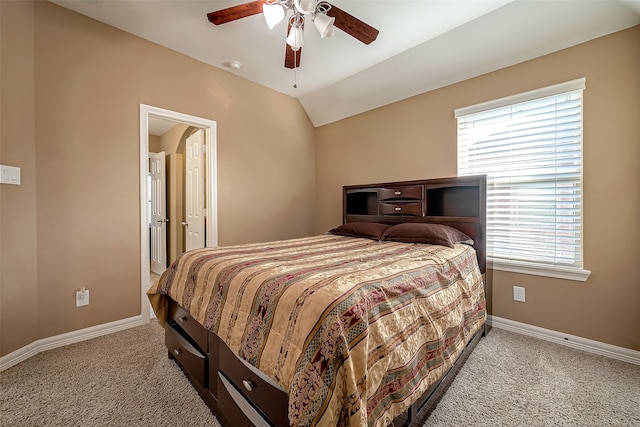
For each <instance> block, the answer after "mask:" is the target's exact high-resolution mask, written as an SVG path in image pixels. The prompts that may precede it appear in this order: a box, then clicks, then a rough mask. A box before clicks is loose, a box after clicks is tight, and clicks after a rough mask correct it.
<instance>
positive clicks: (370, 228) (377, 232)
mask: <svg viewBox="0 0 640 427" xmlns="http://www.w3.org/2000/svg"><path fill="white" fill-rule="evenodd" d="M387 228H389V225H387V224H380V223H378V222H348V223H346V224H342V225H341V226H340V227H336V228H334V229H333V230H329V233H331V234H336V235H338V236H348V237H363V238H366V239H375V240H380V239H381V238H382V233H384V231H385V230H386V229H387Z"/></svg>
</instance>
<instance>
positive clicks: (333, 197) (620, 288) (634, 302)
mask: <svg viewBox="0 0 640 427" xmlns="http://www.w3.org/2000/svg"><path fill="white" fill-rule="evenodd" d="M638 52H640V26H635V27H632V28H629V29H626V30H623V31H620V32H616V33H613V34H609V35H606V36H603V37H600V38H597V39H594V40H591V41H588V42H586V43H582V44H579V45H576V46H573V47H570V48H567V49H564V50H561V51H558V52H555V53H552V54H549V55H545V56H542V57H539V58H536V59H532V60H530V61H526V62H523V63H520V64H516V65H513V66H510V67H507V68H504V69H501V70H498V71H495V72H491V73H488V74H484V75H481V76H479V77H476V78H472V79H469V80H466V81H463V82H459V83H456V84H453V85H450V86H446V87H443V88H440V89H437V90H433V91H431V92H427V93H424V94H421V95H417V96H415V97H413V98H409V99H406V100H404V101H400V102H397V103H395V104H391V105H387V106H385V107H381V108H378V109H376V110H372V111H369V112H366V113H362V114H359V115H357V116H354V117H351V118H348V119H343V120H340V121H338V122H335V123H332V124H328V125H324V126H321V127H319V128H318V129H316V135H317V144H318V145H317V152H318V154H317V182H318V185H317V201H316V203H317V205H318V210H317V220H316V223H315V226H316V231H318V232H320V231H323V230H324V231H326V230H327V229H329V228H330V227H332V226H335V224H337V223H339V222H340V221H341V216H340V213H341V209H342V196H341V187H342V186H343V185H348V184H366V183H373V182H385V181H398V180H406V179H421V178H435V177H439V176H452V175H455V174H456V173H457V161H456V128H457V126H456V120H455V118H454V115H453V111H454V110H455V109H456V108H460V107H464V106H468V105H474V104H477V103H480V102H484V101H490V100H493V99H498V98H501V97H505V96H509V95H514V94H517V93H522V92H526V91H529V90H533V89H537V88H541V87H545V86H549V85H552V84H556V83H561V82H564V81H569V80H573V79H576V78H580V77H586V79H587V80H586V90H585V92H584V102H585V103H584V121H583V124H584V138H583V140H584V142H583V145H584V186H583V188H584V190H583V197H584V206H583V211H584V221H583V223H584V226H583V227H584V247H585V255H584V260H585V265H584V267H585V268H586V269H588V270H591V271H592V274H591V277H590V278H589V280H588V281H587V282H574V281H567V280H562V279H554V278H548V277H541V276H532V275H526V274H517V273H509V272H503V271H496V272H495V274H494V280H493V314H494V315H495V316H498V317H501V318H505V319H509V320H513V321H517V322H521V323H525V324H530V325H533V326H537V327H541V328H545V329H549V330H554V331H559V332H562V333H566V334H571V335H575V336H580V337H583V338H587V339H591V340H594V341H599V342H602V343H606V344H611V345H615V346H619V347H624V348H628V349H632V350H640V310H638V307H639V306H640V287H639V286H638V279H637V271H636V270H637V264H638V254H640V222H638V217H640V192H638V191H637V189H638V185H639V184H640V169H639V168H638V166H637V164H638V159H640V144H638V141H640V121H639V120H638V117H640V55H638ZM513 285H518V286H524V287H525V288H526V296H527V300H526V303H524V304H523V303H521V302H516V301H513V298H512V286H513Z"/></svg>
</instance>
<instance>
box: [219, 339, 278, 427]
mask: <svg viewBox="0 0 640 427" xmlns="http://www.w3.org/2000/svg"><path fill="white" fill-rule="evenodd" d="M219 355H220V359H219V367H218V369H219V371H220V373H221V374H222V375H224V378H225V379H226V380H228V381H229V382H230V383H231V384H233V386H234V387H235V389H236V390H238V391H239V393H240V394H241V395H242V396H243V397H244V398H245V399H246V400H248V401H250V402H251V403H252V404H253V406H255V407H256V408H258V409H259V410H260V411H261V412H262V413H263V414H264V415H265V417H266V418H267V419H268V420H269V422H270V424H271V425H274V426H278V427H280V426H289V419H288V417H287V412H288V404H289V398H288V396H287V393H286V392H285V391H284V390H283V389H282V388H281V387H280V386H278V384H276V383H275V382H274V381H273V380H271V379H270V378H269V377H267V376H266V375H265V374H263V373H262V372H260V371H259V370H258V369H256V368H255V367H254V366H251V365H250V364H249V363H247V362H245V361H244V360H242V359H241V358H239V357H237V356H236V355H235V354H234V353H233V352H232V351H231V350H230V349H229V347H227V345H226V344H224V343H223V342H220V353H219ZM220 392H221V389H220V388H218V399H220V398H221V397H220Z"/></svg>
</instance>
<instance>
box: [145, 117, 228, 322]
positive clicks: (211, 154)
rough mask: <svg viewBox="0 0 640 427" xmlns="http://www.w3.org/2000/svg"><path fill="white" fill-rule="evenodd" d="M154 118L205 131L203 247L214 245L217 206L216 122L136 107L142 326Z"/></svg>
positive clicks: (146, 315)
mask: <svg viewBox="0 0 640 427" xmlns="http://www.w3.org/2000/svg"><path fill="white" fill-rule="evenodd" d="M150 116H152V117H157V118H161V119H166V120H173V121H175V122H181V123H186V124H188V125H191V126H195V127H199V128H202V129H205V153H206V174H205V180H206V184H205V188H206V192H207V194H206V199H207V201H206V212H207V227H206V245H207V246H217V245H218V203H217V194H218V191H217V157H216V153H217V149H216V147H217V137H216V122H215V121H213V120H209V119H204V118H201V117H196V116H190V115H188V114H183V113H178V112H176V111H170V110H165V109H163V108H158V107H153V106H150V105H145V104H140V245H141V248H140V288H141V292H142V294H141V300H140V303H141V304H140V311H141V315H142V319H143V322H144V323H148V322H149V319H150V317H151V316H150V313H149V301H148V300H147V290H148V288H149V282H150V280H151V278H150V274H149V272H150V269H151V265H150V253H149V219H148V218H149V208H148V194H149V193H148V191H149V190H148V188H147V187H148V182H147V176H148V174H149V160H148V156H149V117H150Z"/></svg>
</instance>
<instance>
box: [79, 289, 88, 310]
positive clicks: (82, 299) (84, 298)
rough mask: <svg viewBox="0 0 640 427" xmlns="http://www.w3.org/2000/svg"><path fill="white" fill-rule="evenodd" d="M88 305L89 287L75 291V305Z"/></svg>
mask: <svg viewBox="0 0 640 427" xmlns="http://www.w3.org/2000/svg"><path fill="white" fill-rule="evenodd" d="M85 305H89V289H85V288H82V289H81V290H79V291H77V292H76V307H82V306H85Z"/></svg>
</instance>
